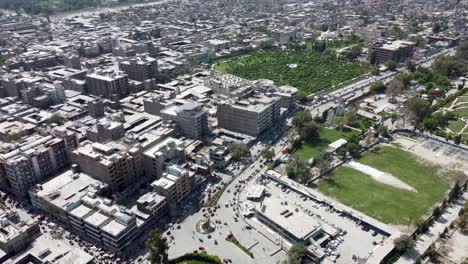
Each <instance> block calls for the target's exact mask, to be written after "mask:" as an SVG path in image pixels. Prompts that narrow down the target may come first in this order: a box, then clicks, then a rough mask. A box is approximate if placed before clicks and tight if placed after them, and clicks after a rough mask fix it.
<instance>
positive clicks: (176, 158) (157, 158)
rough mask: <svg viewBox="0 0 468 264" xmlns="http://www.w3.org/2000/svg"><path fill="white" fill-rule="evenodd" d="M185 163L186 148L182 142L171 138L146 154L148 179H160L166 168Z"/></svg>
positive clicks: (145, 161) (145, 163) (145, 162)
mask: <svg viewBox="0 0 468 264" xmlns="http://www.w3.org/2000/svg"><path fill="white" fill-rule="evenodd" d="M183 161H185V146H184V143H183V142H182V141H181V140H178V139H175V138H172V137H169V138H166V139H165V140H163V141H161V142H160V143H158V144H157V145H155V146H153V147H151V148H149V149H147V150H146V151H145V152H144V166H145V173H146V176H147V177H152V178H156V179H159V178H161V177H162V176H163V173H164V171H165V169H166V167H168V166H170V165H172V164H175V163H181V162H183Z"/></svg>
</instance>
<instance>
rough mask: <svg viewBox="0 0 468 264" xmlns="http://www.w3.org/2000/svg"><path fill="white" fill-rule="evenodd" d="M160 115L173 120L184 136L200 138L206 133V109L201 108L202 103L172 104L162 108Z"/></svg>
mask: <svg viewBox="0 0 468 264" xmlns="http://www.w3.org/2000/svg"><path fill="white" fill-rule="evenodd" d="M161 116H162V117H163V118H164V119H166V120H173V121H174V122H175V123H176V124H177V126H178V127H179V128H180V131H181V132H182V135H184V136H186V137H189V138H192V139H202V138H203V137H205V136H206V135H207V134H208V111H207V110H206V109H204V108H203V104H199V103H186V104H183V105H180V106H176V105H173V106H170V107H168V108H166V109H164V110H162V111H161Z"/></svg>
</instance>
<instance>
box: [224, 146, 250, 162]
mask: <svg viewBox="0 0 468 264" xmlns="http://www.w3.org/2000/svg"><path fill="white" fill-rule="evenodd" d="M228 150H229V152H230V153H231V157H232V159H233V160H240V159H241V158H242V157H244V156H245V155H247V154H248V153H249V149H248V148H247V147H246V146H245V145H241V144H232V145H230V146H229V147H228Z"/></svg>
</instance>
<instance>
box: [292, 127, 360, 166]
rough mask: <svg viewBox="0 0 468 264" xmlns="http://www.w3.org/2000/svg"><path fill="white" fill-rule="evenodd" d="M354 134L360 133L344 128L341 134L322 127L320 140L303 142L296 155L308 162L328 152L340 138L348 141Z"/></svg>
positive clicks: (335, 130)
mask: <svg viewBox="0 0 468 264" xmlns="http://www.w3.org/2000/svg"><path fill="white" fill-rule="evenodd" d="M352 134H356V135H359V132H358V131H355V130H351V129H348V128H343V134H341V133H340V131H339V130H337V129H330V128H325V127H321V128H320V140H317V141H315V142H303V143H302V144H301V146H300V147H299V148H297V149H296V153H297V155H299V158H300V159H301V160H304V161H307V160H309V159H310V158H312V157H315V156H316V155H317V154H318V153H319V152H320V151H324V150H326V149H327V148H328V145H329V144H330V143H333V142H334V141H337V140H338V139H340V138H345V139H346V138H347V137H348V136H350V135H352Z"/></svg>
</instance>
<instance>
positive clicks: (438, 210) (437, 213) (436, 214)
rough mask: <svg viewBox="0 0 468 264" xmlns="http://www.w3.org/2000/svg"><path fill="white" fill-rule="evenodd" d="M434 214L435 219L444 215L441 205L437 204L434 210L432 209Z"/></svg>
mask: <svg viewBox="0 0 468 264" xmlns="http://www.w3.org/2000/svg"><path fill="white" fill-rule="evenodd" d="M432 215H433V216H434V218H435V219H437V218H439V217H440V216H441V215H442V210H441V209H440V207H439V206H436V207H435V208H434V210H433V211H432Z"/></svg>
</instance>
